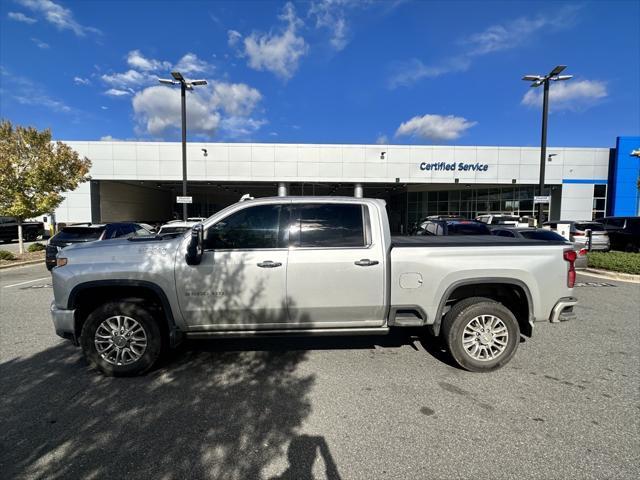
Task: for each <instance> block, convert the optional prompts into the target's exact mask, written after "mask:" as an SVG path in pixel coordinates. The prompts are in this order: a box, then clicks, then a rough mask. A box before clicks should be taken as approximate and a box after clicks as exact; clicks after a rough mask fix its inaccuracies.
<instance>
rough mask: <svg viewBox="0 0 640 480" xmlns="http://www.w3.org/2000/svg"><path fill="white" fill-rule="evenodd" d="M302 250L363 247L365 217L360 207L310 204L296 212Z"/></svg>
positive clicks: (299, 244)
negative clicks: (303, 248) (309, 248)
mask: <svg viewBox="0 0 640 480" xmlns="http://www.w3.org/2000/svg"><path fill="white" fill-rule="evenodd" d="M295 211H296V217H297V218H299V219H300V226H299V227H300V228H299V238H298V239H297V241H295V244H296V245H297V246H300V247H364V246H365V244H366V242H365V232H364V214H363V207H362V205H357V204H308V205H299V206H297V208H296V210H295Z"/></svg>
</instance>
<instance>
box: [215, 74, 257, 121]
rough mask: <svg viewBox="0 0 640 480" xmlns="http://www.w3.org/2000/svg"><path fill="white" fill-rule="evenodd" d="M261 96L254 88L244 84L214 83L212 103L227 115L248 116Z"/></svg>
mask: <svg viewBox="0 0 640 480" xmlns="http://www.w3.org/2000/svg"><path fill="white" fill-rule="evenodd" d="M260 100H262V95H261V94H260V92H259V91H258V90H256V89H255V88H251V87H249V86H248V85H246V84H244V83H223V82H220V83H218V82H217V83H215V84H214V85H213V97H212V102H213V105H214V106H216V107H220V108H222V109H223V110H224V111H225V112H226V113H227V114H228V115H240V116H242V115H250V114H251V112H252V111H253V110H254V108H255V107H256V105H257V104H258V103H259V102H260Z"/></svg>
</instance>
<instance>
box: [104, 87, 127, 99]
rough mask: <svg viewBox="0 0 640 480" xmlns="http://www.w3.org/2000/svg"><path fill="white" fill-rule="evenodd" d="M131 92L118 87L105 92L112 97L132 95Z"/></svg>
mask: <svg viewBox="0 0 640 480" xmlns="http://www.w3.org/2000/svg"><path fill="white" fill-rule="evenodd" d="M131 93H132V92H131V91H130V90H120V89H118V88H110V89H109V90H107V91H105V92H104V94H105V95H109V96H110V97H125V96H127V95H131Z"/></svg>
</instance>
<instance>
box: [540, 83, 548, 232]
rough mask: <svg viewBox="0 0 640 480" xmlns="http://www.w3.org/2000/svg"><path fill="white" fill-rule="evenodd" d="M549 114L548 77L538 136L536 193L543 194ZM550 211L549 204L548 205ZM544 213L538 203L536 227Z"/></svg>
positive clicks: (541, 205)
mask: <svg viewBox="0 0 640 480" xmlns="http://www.w3.org/2000/svg"><path fill="white" fill-rule="evenodd" d="M548 116H549V79H548V78H547V79H546V80H545V81H544V93H543V97H542V134H541V137H540V182H539V183H540V184H539V186H538V195H543V193H542V192H543V190H544V169H545V166H546V163H547V117H548ZM549 213H551V205H549ZM543 215H544V203H539V204H538V228H541V227H542V222H543V221H544V220H543V218H542V217H543Z"/></svg>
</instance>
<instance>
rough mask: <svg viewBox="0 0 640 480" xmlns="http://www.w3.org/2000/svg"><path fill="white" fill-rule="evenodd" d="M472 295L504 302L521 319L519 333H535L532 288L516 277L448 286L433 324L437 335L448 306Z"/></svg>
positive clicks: (459, 281) (461, 282)
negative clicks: (524, 303)
mask: <svg viewBox="0 0 640 480" xmlns="http://www.w3.org/2000/svg"><path fill="white" fill-rule="evenodd" d="M470 297H487V298H491V299H492V300H495V301H497V302H499V303H502V304H503V305H505V307H507V308H509V310H511V312H512V313H513V314H514V316H515V317H516V319H517V320H518V324H519V326H520V332H521V333H522V334H523V335H526V336H527V337H531V335H532V334H533V323H534V315H533V298H532V296H531V291H530V290H529V287H528V286H527V285H526V284H525V283H524V282H523V281H522V280H519V279H517V278H507V277H490V278H471V279H464V280H458V281H455V282H453V283H452V284H451V285H449V286H448V287H447V289H446V290H445V292H444V295H443V296H442V298H441V299H440V303H439V305H438V310H437V312H436V318H435V322H434V323H433V325H432V327H431V328H432V329H433V334H434V335H439V334H440V327H441V325H442V318H443V317H444V314H445V313H446V312H447V307H450V306H452V305H454V304H455V303H457V302H459V301H460V300H464V299H465V298H470ZM522 300H524V301H526V305H522Z"/></svg>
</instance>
